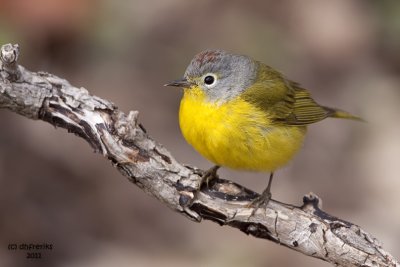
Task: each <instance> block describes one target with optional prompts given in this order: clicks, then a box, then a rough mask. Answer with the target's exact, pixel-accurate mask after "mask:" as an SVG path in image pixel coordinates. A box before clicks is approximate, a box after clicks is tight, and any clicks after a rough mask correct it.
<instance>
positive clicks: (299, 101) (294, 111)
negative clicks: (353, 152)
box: [275, 82, 336, 125]
mask: <svg viewBox="0 0 400 267" xmlns="http://www.w3.org/2000/svg"><path fill="white" fill-rule="evenodd" d="M288 83H289V84H288V93H287V94H288V97H290V98H292V100H293V102H292V103H291V107H290V108H291V112H290V113H287V114H282V115H283V116H277V117H276V119H275V121H277V122H283V123H285V124H289V125H307V124H311V123H315V122H318V121H321V120H323V119H326V118H328V117H331V116H333V115H334V113H335V112H336V110H335V109H331V108H326V107H323V106H321V105H319V104H318V103H316V102H315V101H314V99H312V97H311V95H310V93H309V92H308V91H307V90H305V89H303V88H300V87H299V86H298V85H297V84H296V83H293V82H288ZM286 102H287V101H286ZM285 115H286V116H285Z"/></svg>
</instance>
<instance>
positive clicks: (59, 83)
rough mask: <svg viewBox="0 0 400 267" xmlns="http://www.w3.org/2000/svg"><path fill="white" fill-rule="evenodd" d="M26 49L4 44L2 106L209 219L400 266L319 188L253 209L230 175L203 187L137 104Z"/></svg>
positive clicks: (349, 261) (341, 259) (336, 258)
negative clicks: (326, 201)
mask: <svg viewBox="0 0 400 267" xmlns="http://www.w3.org/2000/svg"><path fill="white" fill-rule="evenodd" d="M18 56H19V48H18V45H11V44H7V45H4V46H2V48H1V54H0V59H1V62H0V108H7V109H9V110H11V111H13V112H16V113H19V114H21V115H22V116H25V117H27V118H30V119H34V120H43V121H46V122H48V123H50V124H52V125H54V126H57V127H60V128H65V129H67V130H68V132H72V133H74V134H76V135H78V136H80V137H82V138H84V139H85V140H86V141H87V142H88V143H89V144H90V145H91V146H92V147H93V148H94V149H95V151H96V152H98V153H101V154H102V155H103V156H104V157H105V158H107V159H109V160H110V161H112V163H113V164H114V166H115V168H116V169H118V170H119V171H120V172H121V173H122V174H123V175H124V176H126V177H127V178H128V179H129V180H130V181H131V182H132V183H134V184H136V185H137V186H139V187H140V188H141V189H143V190H144V191H145V192H146V193H148V194H149V195H152V196H154V197H156V198H157V199H158V200H160V201H161V202H163V203H165V204H166V205H167V206H168V207H170V208H171V209H172V210H174V211H176V212H179V213H181V214H182V215H185V216H187V217H188V218H189V219H191V220H194V221H197V222H200V221H201V220H202V219H206V220H211V221H214V222H216V223H218V224H220V225H227V226H231V227H234V228H237V229H239V230H240V231H242V232H244V233H246V234H248V235H252V236H254V237H257V238H264V239H267V240H270V241H272V242H275V243H276V244H280V245H283V246H286V247H287V248H289V249H293V250H296V251H299V252H301V253H303V254H305V255H308V256H311V257H315V258H319V259H322V260H324V261H327V262H330V263H332V264H333V265H335V266H400V264H399V262H398V261H397V260H396V259H394V258H393V257H392V256H391V255H390V254H389V253H388V252H386V251H385V250H384V249H383V248H382V246H381V244H380V243H379V241H378V240H377V239H375V238H374V237H372V236H371V235H370V234H369V233H367V232H365V231H364V230H363V229H361V228H360V227H359V226H357V225H354V224H352V223H350V222H347V221H345V220H342V219H339V218H336V217H334V216H331V215H329V214H327V213H325V212H324V211H322V210H321V207H320V206H319V203H320V200H319V198H318V197H317V196H315V195H314V194H309V195H306V196H305V197H304V199H303V202H304V204H303V206H301V207H297V206H293V205H289V204H284V203H280V202H278V201H276V200H271V201H270V202H269V203H268V205H267V207H266V208H260V209H258V210H257V211H256V212H255V214H254V215H252V211H253V209H252V208H249V207H248V204H249V202H250V201H251V200H252V199H254V198H255V197H257V196H258V194H257V193H255V192H252V191H250V190H248V189H246V188H244V187H243V186H241V185H238V184H236V183H233V182H231V181H228V180H223V179H217V180H215V181H213V182H212V183H211V184H210V185H209V186H208V187H206V186H203V187H202V188H199V186H200V180H201V175H202V173H203V171H202V170H199V169H196V168H194V167H189V166H184V165H182V164H180V163H178V162H177V161H176V160H175V159H174V157H173V156H172V155H171V154H170V153H169V152H168V151H167V150H166V149H165V148H164V147H163V146H162V145H161V144H159V143H157V142H156V141H154V140H153V139H152V138H151V137H150V136H149V135H148V134H147V133H146V131H145V129H144V128H143V126H142V125H141V124H139V123H138V121H137V115H138V112H137V111H131V112H129V114H124V113H123V112H122V111H120V110H118V108H117V107H116V106H115V105H114V104H113V103H111V102H110V101H107V100H104V99H101V98H99V97H96V96H92V95H90V94H89V93H88V91H87V90H86V89H84V88H77V87H74V86H72V85H71V84H69V82H68V81H66V80H65V79H61V78H59V77H57V76H54V75H52V74H49V73H45V72H36V73H35V72H30V71H28V70H26V69H25V68H23V67H22V66H20V65H18V64H17V59H18Z"/></svg>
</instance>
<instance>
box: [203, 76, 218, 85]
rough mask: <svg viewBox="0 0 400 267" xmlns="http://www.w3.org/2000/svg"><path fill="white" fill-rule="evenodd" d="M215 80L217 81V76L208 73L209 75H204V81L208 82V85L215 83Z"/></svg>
mask: <svg viewBox="0 0 400 267" xmlns="http://www.w3.org/2000/svg"><path fill="white" fill-rule="evenodd" d="M214 81H215V78H214V77H213V76H211V75H208V76H206V77H204V83H205V84H207V85H211V84H213V83H214Z"/></svg>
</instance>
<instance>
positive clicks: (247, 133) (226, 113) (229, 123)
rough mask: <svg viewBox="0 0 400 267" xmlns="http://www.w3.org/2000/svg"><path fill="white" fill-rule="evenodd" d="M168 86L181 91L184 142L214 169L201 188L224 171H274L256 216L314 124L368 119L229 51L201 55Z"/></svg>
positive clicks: (258, 199)
mask: <svg viewBox="0 0 400 267" xmlns="http://www.w3.org/2000/svg"><path fill="white" fill-rule="evenodd" d="M165 86H174V87H181V88H183V97H182V99H181V102H180V107H179V125H180V129H181V132H182V134H183V137H184V138H185V139H186V141H187V142H188V143H189V144H190V145H191V146H193V148H194V149H195V150H197V151H198V152H199V153H200V154H201V155H202V156H203V157H204V158H206V159H208V160H209V161H211V162H213V163H214V164H215V166H214V167H212V168H210V169H209V170H208V171H206V172H205V173H204V175H203V177H202V180H201V184H207V185H208V184H209V182H210V181H211V180H213V179H214V178H215V177H217V170H218V169H219V168H220V167H226V168H229V169H234V170H244V171H255V172H264V173H270V175H269V180H268V184H267V187H266V188H265V189H264V190H263V192H262V194H261V195H259V196H258V197H256V198H255V199H254V200H253V201H252V202H251V203H250V206H252V207H254V208H255V210H256V209H258V208H259V207H260V206H263V205H264V206H266V205H267V204H268V202H269V200H270V199H271V184H272V180H273V177H274V172H275V171H276V170H278V169H279V168H281V167H283V166H285V165H286V164H288V162H289V161H290V160H291V159H292V158H293V157H294V155H295V154H296V153H297V152H298V151H299V149H300V148H301V147H302V145H303V141H304V137H305V135H306V132H307V126H308V125H309V124H313V123H316V122H319V121H321V120H324V119H326V118H342V119H352V120H358V121H363V120H362V119H361V118H360V117H357V116H355V115H352V114H350V113H348V112H346V111H343V110H339V109H336V108H331V107H326V106H323V105H320V104H318V103H317V102H315V101H314V100H313V98H312V97H311V94H310V92H309V91H308V90H307V89H304V88H303V87H301V86H300V84H298V83H296V82H293V81H291V80H289V79H287V78H286V77H285V76H284V75H283V74H282V73H280V72H279V71H277V70H275V69H274V68H272V67H270V66H268V65H266V64H264V63H262V62H260V61H257V60H254V59H253V58H251V57H249V56H246V55H239V54H234V53H230V52H227V51H224V50H205V51H202V52H200V53H198V54H197V55H195V56H194V58H193V59H192V60H191V62H190V63H189V65H188V67H187V68H186V71H185V73H184V75H183V77H182V78H181V79H178V80H174V81H171V82H169V83H167V84H165Z"/></svg>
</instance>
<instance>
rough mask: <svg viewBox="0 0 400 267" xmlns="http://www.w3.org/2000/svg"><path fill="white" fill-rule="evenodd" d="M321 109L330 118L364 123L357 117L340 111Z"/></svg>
mask: <svg viewBox="0 0 400 267" xmlns="http://www.w3.org/2000/svg"><path fill="white" fill-rule="evenodd" d="M323 108H324V109H325V110H326V111H327V112H328V117H331V118H339V119H349V120H355V121H361V122H366V121H365V120H364V119H363V118H360V117H358V116H355V115H353V114H350V113H348V112H346V111H343V110H340V109H336V108H329V107H323Z"/></svg>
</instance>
